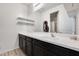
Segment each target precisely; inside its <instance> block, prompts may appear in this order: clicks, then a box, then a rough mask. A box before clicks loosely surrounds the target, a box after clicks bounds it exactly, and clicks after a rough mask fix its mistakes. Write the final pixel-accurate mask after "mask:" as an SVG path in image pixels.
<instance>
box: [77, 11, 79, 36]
mask: <svg viewBox="0 0 79 59" xmlns="http://www.w3.org/2000/svg"><path fill="white" fill-rule="evenodd" d="M76 34H78V35H79V12H78V13H77V16H76Z"/></svg>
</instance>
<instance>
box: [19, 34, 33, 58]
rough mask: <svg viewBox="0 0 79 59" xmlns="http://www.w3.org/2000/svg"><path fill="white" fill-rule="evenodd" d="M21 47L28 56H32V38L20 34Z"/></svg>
mask: <svg viewBox="0 0 79 59" xmlns="http://www.w3.org/2000/svg"><path fill="white" fill-rule="evenodd" d="M19 47H20V48H21V50H22V51H23V52H24V53H25V54H26V55H29V56H31V55H32V39H31V38H30V37H27V36H25V35H22V34H19Z"/></svg>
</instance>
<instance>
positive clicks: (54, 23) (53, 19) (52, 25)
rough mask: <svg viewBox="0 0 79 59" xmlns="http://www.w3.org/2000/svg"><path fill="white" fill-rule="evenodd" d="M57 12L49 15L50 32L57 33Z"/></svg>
mask: <svg viewBox="0 0 79 59" xmlns="http://www.w3.org/2000/svg"><path fill="white" fill-rule="evenodd" d="M57 17H58V11H57V12H54V13H51V14H50V32H57Z"/></svg>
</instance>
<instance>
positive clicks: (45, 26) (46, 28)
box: [43, 21, 49, 32]
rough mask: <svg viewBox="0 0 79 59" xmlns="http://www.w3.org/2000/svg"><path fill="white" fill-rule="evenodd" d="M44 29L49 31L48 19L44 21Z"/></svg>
mask: <svg viewBox="0 0 79 59" xmlns="http://www.w3.org/2000/svg"><path fill="white" fill-rule="evenodd" d="M43 30H44V32H49V27H48V22H47V21H44V23H43Z"/></svg>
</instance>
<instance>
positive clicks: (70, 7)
mask: <svg viewBox="0 0 79 59" xmlns="http://www.w3.org/2000/svg"><path fill="white" fill-rule="evenodd" d="M32 4H33V3H25V5H28V6H30V5H32ZM61 4H63V5H64V7H65V9H66V10H67V12H68V13H69V12H73V13H76V12H77V11H78V10H79V4H78V3H44V6H43V7H42V8H41V9H39V10H38V12H44V11H46V10H48V9H51V8H53V7H56V6H58V5H61Z"/></svg>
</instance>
